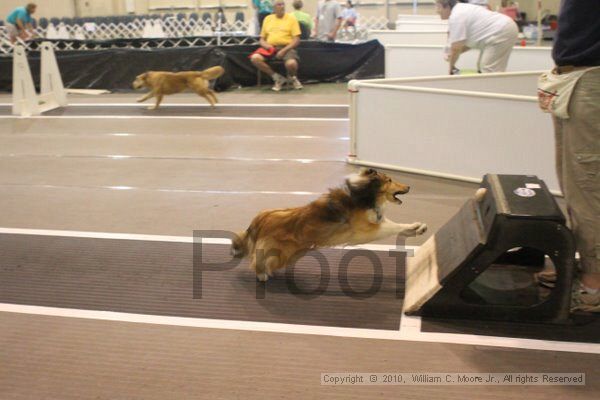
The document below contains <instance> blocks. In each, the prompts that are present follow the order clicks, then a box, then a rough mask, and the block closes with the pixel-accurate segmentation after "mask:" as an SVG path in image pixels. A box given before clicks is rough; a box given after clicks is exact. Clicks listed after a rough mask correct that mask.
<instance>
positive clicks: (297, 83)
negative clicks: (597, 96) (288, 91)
mask: <svg viewBox="0 0 600 400" xmlns="http://www.w3.org/2000/svg"><path fill="white" fill-rule="evenodd" d="M288 79H289V81H290V82H291V83H292V86H294V89H296V90H300V89H302V87H303V86H302V84H301V83H300V81H299V80H298V78H297V77H295V76H291V77H290V78H288Z"/></svg>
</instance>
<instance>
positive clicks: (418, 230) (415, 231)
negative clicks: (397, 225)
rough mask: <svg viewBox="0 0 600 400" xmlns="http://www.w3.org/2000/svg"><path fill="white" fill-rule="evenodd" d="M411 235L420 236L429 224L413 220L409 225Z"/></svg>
mask: <svg viewBox="0 0 600 400" xmlns="http://www.w3.org/2000/svg"><path fill="white" fill-rule="evenodd" d="M408 231H409V236H419V235H422V234H424V233H425V232H426V231H427V225H426V224H424V223H422V222H413V223H412V224H410V225H409V227H408Z"/></svg>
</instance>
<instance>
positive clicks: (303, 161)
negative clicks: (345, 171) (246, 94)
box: [0, 153, 345, 164]
mask: <svg viewBox="0 0 600 400" xmlns="http://www.w3.org/2000/svg"><path fill="white" fill-rule="evenodd" d="M0 158H99V159H102V158H108V159H113V160H126V159H142V160H192V161H193V160H197V161H202V160H208V161H250V162H294V163H301V164H312V163H316V162H327V163H331V162H334V163H345V161H344V159H343V158H340V159H333V158H331V159H320V160H318V159H312V158H251V157H191V156H134V155H130V154H98V155H93V154H90V155H76V154H27V153H22V154H15V153H9V154H0Z"/></svg>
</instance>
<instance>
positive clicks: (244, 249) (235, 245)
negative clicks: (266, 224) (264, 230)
mask: <svg viewBox="0 0 600 400" xmlns="http://www.w3.org/2000/svg"><path fill="white" fill-rule="evenodd" d="M249 231H250V228H248V229H247V230H245V231H244V232H240V233H238V234H237V235H236V236H235V237H234V238H233V239H232V240H231V255H232V256H234V257H235V258H244V257H246V256H247V255H248V254H249V253H250V251H251V247H253V246H252V244H253V242H254V241H253V240H252V238H251V237H250V232H249Z"/></svg>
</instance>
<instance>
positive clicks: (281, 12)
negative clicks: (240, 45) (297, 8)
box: [250, 0, 302, 92]
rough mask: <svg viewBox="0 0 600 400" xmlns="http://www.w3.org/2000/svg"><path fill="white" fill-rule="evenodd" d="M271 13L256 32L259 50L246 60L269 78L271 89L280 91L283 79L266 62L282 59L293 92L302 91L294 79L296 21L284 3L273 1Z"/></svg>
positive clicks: (297, 37)
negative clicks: (258, 32)
mask: <svg viewBox="0 0 600 400" xmlns="http://www.w3.org/2000/svg"><path fill="white" fill-rule="evenodd" d="M273 10H274V11H273V14H271V15H269V16H268V17H267V18H265V20H264V22H263V27H262V29H261V32H260V46H261V47H260V48H259V49H258V50H256V51H255V52H254V53H252V54H251V55H250V61H251V62H252V64H253V65H254V66H255V67H256V68H258V69H259V70H260V71H262V72H264V73H266V74H267V75H269V76H270V77H271V78H272V79H273V82H275V84H274V85H273V87H272V89H273V90H274V91H276V92H278V91H280V90H281V88H282V87H283V85H284V84H285V83H286V78H284V77H283V76H281V75H280V74H278V73H276V72H275V71H273V69H272V68H271V66H270V65H269V64H268V63H267V60H273V59H275V60H283V62H284V63H285V69H286V70H287V74H288V78H287V80H289V81H290V82H291V83H292V85H293V86H294V89H302V84H301V83H300V81H299V80H298V77H297V73H298V59H299V58H298V53H297V52H296V47H298V44H300V34H301V31H300V25H299V24H298V20H296V18H294V16H293V15H291V14H286V12H285V2H284V1H283V0H276V1H275V2H274V3H273Z"/></svg>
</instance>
